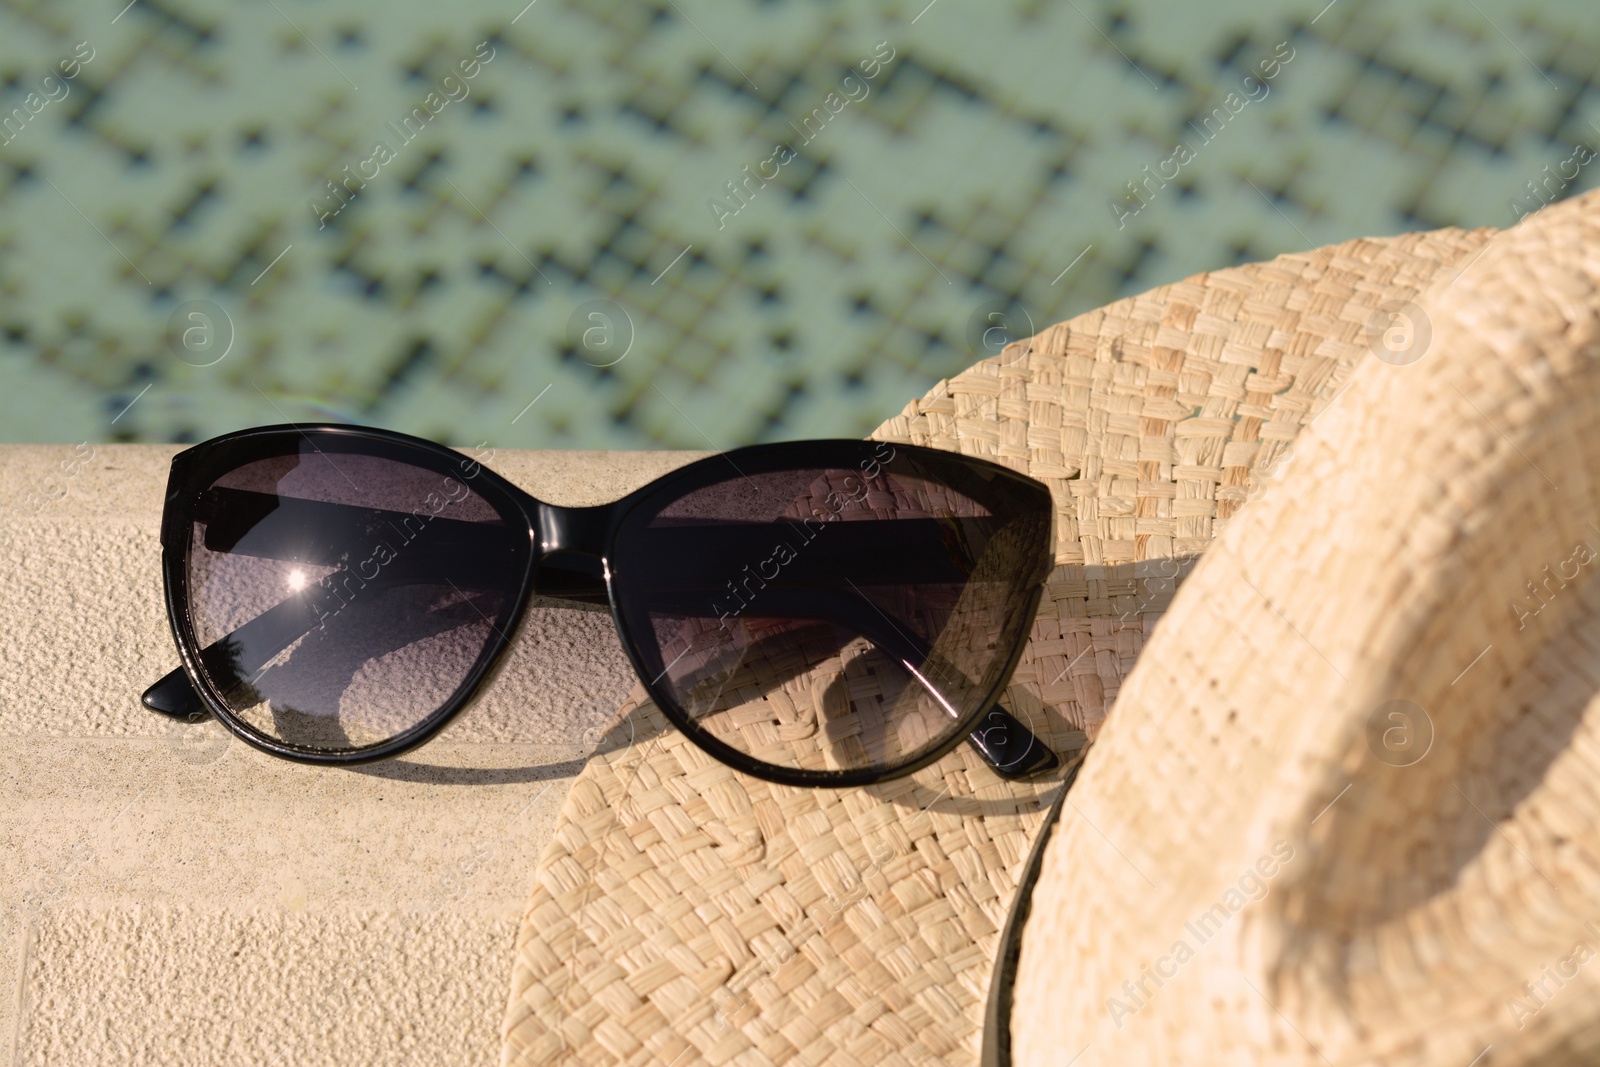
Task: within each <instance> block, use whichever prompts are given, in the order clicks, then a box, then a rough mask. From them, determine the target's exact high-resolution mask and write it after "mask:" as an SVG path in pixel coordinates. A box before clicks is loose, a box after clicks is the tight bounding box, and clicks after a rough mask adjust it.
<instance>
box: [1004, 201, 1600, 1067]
mask: <svg viewBox="0 0 1600 1067" xmlns="http://www.w3.org/2000/svg"><path fill="white" fill-rule="evenodd" d="M1597 248H1600V196H1596V195H1593V194H1591V195H1589V196H1585V197H1583V198H1581V199H1577V200H1573V201H1568V202H1565V203H1562V204H1559V205H1556V206H1554V207H1551V208H1549V209H1548V210H1546V211H1545V212H1543V213H1541V214H1540V215H1538V216H1534V217H1532V218H1530V219H1529V220H1528V221H1526V222H1525V223H1523V224H1522V225H1519V226H1518V227H1516V228H1514V229H1512V230H1508V231H1506V232H1505V233H1503V234H1501V235H1499V236H1498V237H1497V238H1496V239H1495V240H1494V241H1493V242H1491V243H1490V244H1489V245H1488V246H1487V247H1486V248H1485V250H1484V252H1483V254H1482V256H1481V258H1480V259H1478V260H1477V262H1476V263H1474V264H1472V265H1471V266H1470V269H1467V270H1465V271H1464V272H1461V273H1460V274H1459V277H1457V278H1456V279H1455V280H1454V281H1451V282H1446V281H1443V280H1441V281H1439V282H1436V283H1435V285H1434V286H1433V288H1432V289H1431V290H1430V291H1429V292H1428V293H1427V294H1425V295H1424V296H1423V298H1421V299H1420V300H1419V301H1418V302H1417V303H1418V321H1419V322H1421V323H1424V324H1426V327H1427V329H1428V330H1429V331H1430V332H1431V343H1430V344H1428V345H1427V346H1426V348H1425V350H1424V351H1422V352H1420V353H1418V354H1417V355H1418V357H1419V358H1417V359H1415V361H1414V362H1411V363H1410V364H1409V365H1405V366H1383V365H1381V364H1377V363H1373V364H1371V365H1369V366H1366V367H1364V368H1363V369H1362V373H1360V374H1358V375H1357V376H1356V380H1355V382H1354V384H1353V385H1352V387H1351V389H1350V390H1349V392H1348V393H1346V394H1345V396H1343V397H1342V398H1340V399H1339V400H1338V401H1337V402H1336V403H1335V404H1334V405H1333V406H1331V407H1330V408H1329V409H1328V413H1327V415H1326V416H1325V417H1323V418H1322V419H1320V420H1318V422H1317V423H1316V424H1315V425H1314V426H1313V427H1312V428H1311V429H1310V430H1309V431H1308V432H1307V434H1306V436H1305V437H1304V438H1302V439H1301V440H1300V441H1299V442H1298V443H1297V452H1298V453H1299V454H1298V455H1297V457H1296V458H1295V460H1294V462H1293V463H1292V464H1291V465H1290V467H1289V469H1288V470H1286V471H1285V472H1284V473H1283V475H1282V478H1281V480H1280V482H1279V484H1278V485H1277V486H1276V487H1275V488H1274V491H1273V492H1272V493H1271V494H1269V496H1268V497H1267V498H1266V499H1264V500H1262V501H1261V502H1260V503H1259V505H1253V506H1252V508H1251V509H1249V510H1247V511H1246V512H1245V514H1244V515H1242V516H1241V517H1240V518H1239V520H1238V521H1237V522H1236V523H1235V524H1234V525H1233V526H1232V527H1231V528H1230V529H1229V530H1228V531H1227V532H1226V533H1225V534H1223V535H1222V536H1221V537H1220V539H1219V540H1218V542H1217V544H1215V545H1214V546H1213V547H1212V548H1211V549H1209V550H1208V551H1207V553H1206V556H1205V558H1204V559H1203V561H1202V562H1201V563H1200V564H1199V566H1198V567H1197V568H1196V569H1195V572H1194V573H1193V575H1192V576H1191V578H1190V580H1189V582H1188V584H1187V586H1186V588H1185V591H1184V593H1183V595H1182V596H1181V597H1179V598H1178V601H1177V603H1175V604H1174V605H1173V608H1172V611H1171V612H1170V613H1169V615H1168V616H1167V618H1166V620H1165V622H1164V623H1163V625H1162V628H1161V630H1160V632H1159V633H1157V634H1156V636H1155V638H1154V640H1153V641H1152V642H1151V645H1150V648H1149V649H1148V651H1147V654H1146V655H1145V656H1144V657H1143V658H1142V659H1141V661H1140V665H1139V666H1138V667H1137V668H1136V669H1135V670H1134V672H1133V674H1132V676H1131V677H1130V678H1129V680H1128V684H1127V685H1126V687H1125V688H1124V689H1123V692H1122V697H1121V701H1120V702H1119V704H1118V709H1117V714H1116V715H1115V716H1114V717H1113V720H1112V721H1111V722H1110V723H1108V724H1107V727H1106V729H1105V730H1104V731H1103V733H1102V734H1101V736H1100V739H1099V742H1098V744H1097V746H1096V748H1095V751H1094V752H1093V754H1092V755H1091V756H1090V757H1089V759H1088V761H1087V764H1086V766H1085V769H1084V772H1083V774H1082V776H1081V777H1080V778H1079V780H1078V782H1077V785H1076V787H1075V788H1074V790H1073V794H1072V797H1071V798H1070V800H1071V803H1070V804H1069V806H1068V807H1067V808H1066V810H1065V811H1064V812H1063V816H1062V822H1061V825H1060V827H1059V829H1058V830H1057V832H1056V834H1055V835H1054V836H1053V838H1052V840H1051V843H1050V846H1049V849H1048V851H1047V856H1046V862H1045V865H1044V869H1043V873H1042V877H1041V881H1040V883H1039V885H1038V887H1037V890H1036V892H1035V895H1034V898H1033V904H1034V910H1033V912H1032V916H1031V918H1030V921H1029V923H1028V927H1027V930H1026V933H1025V936H1024V939H1023V947H1022V957H1021V970H1020V976H1019V982H1018V987H1017V1005H1016V1011H1015V1014H1014V1016H1013V1027H1012V1029H1013V1035H1014V1037H1015V1040H1016V1042H1017V1053H1018V1062H1019V1063H1022V1064H1030V1065H1044V1064H1057V1063H1061V1062H1063V1060H1065V1059H1067V1058H1070V1057H1071V1056H1072V1055H1074V1054H1078V1053H1080V1052H1081V1053H1082V1056H1081V1058H1080V1059H1078V1060H1077V1061H1075V1062H1076V1063H1078V1064H1079V1065H1080V1067H1093V1065H1097V1064H1105V1065H1110V1064H1128V1063H1160V1064H1233V1063H1239V1064H1245V1063H1248V1064H1285V1065H1288V1064H1293V1065H1311V1064H1333V1065H1341V1067H1342V1065H1345V1064H1370V1063H1384V1064H1404V1065H1421V1064H1428V1065H1438V1067H1445V1065H1450V1067H1465V1065H1467V1064H1469V1063H1470V1064H1474V1065H1479V1067H1489V1065H1501V1064H1541V1065H1548V1064H1568V1063H1571V1064H1578V1063H1585V1064H1589V1063H1595V1062H1600V995H1597V994H1600V963H1595V962H1593V961H1594V957H1595V956H1596V955H1597V949H1600V936H1597V935H1600V923H1597V922H1596V920H1600V911H1597V908H1596V903H1595V901H1596V895H1597V890H1600V775H1597V774H1596V769H1597V765H1600V700H1597V699H1596V697H1597V690H1600V666H1597V663H1600V660H1597V650H1600V585H1597V584H1596V583H1595V582H1594V581H1593V579H1592V577H1591V575H1592V574H1593V572H1594V569H1595V566H1594V565H1595V562H1596V559H1597V558H1600V432H1597V426H1600V419H1597V416H1600V260H1597V259H1596V255H1595V251H1596V249H1597ZM1112 844H1114V845H1115V848H1113V847H1110V846H1111V845H1112ZM1118 850H1120V851H1118Z"/></svg>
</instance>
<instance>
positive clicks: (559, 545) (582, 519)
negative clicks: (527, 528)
mask: <svg viewBox="0 0 1600 1067" xmlns="http://www.w3.org/2000/svg"><path fill="white" fill-rule="evenodd" d="M614 514H615V513H614V511H613V509H612V507H611V505H609V504H600V505H598V506H596V507H591V508H564V507H558V506H556V505H554V504H543V503H541V504H540V505H539V508H538V513H537V515H536V516H535V521H534V528H535V529H536V530H537V531H538V537H539V541H538V544H539V553H540V555H550V554H551V553H554V552H576V553H579V554H581V555H585V556H594V557H595V558H596V559H599V558H602V557H603V556H604V554H605V549H606V539H607V537H608V536H609V535H610V533H611V525H612V520H613V516H614Z"/></svg>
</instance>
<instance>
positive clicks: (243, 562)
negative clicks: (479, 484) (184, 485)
mask: <svg viewBox="0 0 1600 1067" xmlns="http://www.w3.org/2000/svg"><path fill="white" fill-rule="evenodd" d="M475 470H476V469H475V468H474V472H475ZM517 540H518V539H517V537H516V536H515V535H514V533H513V531H512V528H511V527H508V526H507V525H506V523H505V521H504V520H503V519H502V517H501V515H500V514H499V512H497V511H496V510H495V508H494V507H492V506H491V505H490V504H489V503H488V501H486V500H485V499H484V498H483V497H482V496H480V495H478V494H477V493H476V492H474V491H473V490H472V488H470V479H464V478H463V477H461V476H459V475H458V474H455V473H452V472H450V471H449V470H448V469H447V468H446V466H445V464H443V463H441V465H440V469H429V468H427V467H424V466H413V465H411V464H409V463H405V462H400V461H397V460H395V459H390V458H382V457H379V456H372V455H360V454H354V453H341V452H334V453H322V452H316V451H310V450H306V451H305V452H304V453H303V454H300V455H288V456H279V457H274V458H270V459H263V460H257V461H255V462H252V463H249V464H247V465H244V466H241V467H239V468H237V469H235V470H233V471H230V472H229V473H227V474H226V475H223V476H222V477H220V478H218V479H217V481H216V482H215V484H213V485H212V486H211V487H210V488H209V489H208V490H207V491H206V492H205V494H204V495H203V497H202V498H201V500H200V503H199V506H198V509H197V511H196V521H195V522H194V525H193V530H192V533H191V544H190V553H189V566H188V584H189V609H190V613H191V616H192V618H193V622H194V629H195V634H196V637H197V638H198V640H199V643H200V645H201V647H202V648H203V649H205V651H204V652H203V653H202V656H201V659H202V664H203V669H204V670H205V672H206V674H207V675H208V676H209V678H210V680H211V681H212V682H213V684H215V686H216V687H217V689H218V690H220V691H221V692H222V694H223V695H224V697H225V699H226V702H227V705H228V708H229V709H230V710H231V711H232V712H234V714H235V715H237V716H238V717H239V718H240V719H242V720H243V721H244V722H245V723H246V724H248V725H249V726H251V727H253V728H255V729H256V730H258V731H260V732H261V733H262V734H264V735H266V736H267V737H269V738H273V739H275V740H279V741H283V742H287V743H289V744H294V745H301V746H307V747H313V748H320V749H329V750H350V749H359V748H367V747H370V746H373V745H378V744H381V743H383V742H385V741H388V740H390V739H392V738H394V737H396V736H398V735H400V734H403V733H405V732H406V731H408V730H411V729H413V728H414V727H416V726H418V725H420V724H422V723H423V722H425V721H426V720H427V719H428V718H429V717H430V716H432V715H434V714H435V713H436V712H438V711H439V710H440V709H441V708H442V707H443V705H445V704H446V702H447V701H449V699H450V698H451V697H452V696H453V695H454V694H455V693H456V691H457V690H458V689H459V688H460V687H461V686H462V683H463V682H464V681H465V680H466V679H467V677H468V675H469V674H470V673H471V672H472V670H473V668H474V667H475V666H476V665H477V664H478V662H479V660H480V659H481V658H482V657H483V656H484V655H485V652H486V649H487V648H488V646H489V645H490V643H491V641H492V640H493V639H494V638H495V636H496V630H497V629H503V628H504V627H505V624H506V615H507V614H508V613H509V609H510V608H511V607H512V600H513V599H514V597H515V593H516V590H517V588H518V583H519V580H520V573H521V572H520V570H519V569H518V555H517ZM521 540H522V542H523V543H526V540H527V538H526V536H525V534H524V536H523V537H522V538H521Z"/></svg>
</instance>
